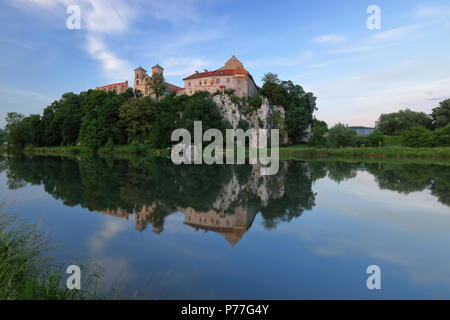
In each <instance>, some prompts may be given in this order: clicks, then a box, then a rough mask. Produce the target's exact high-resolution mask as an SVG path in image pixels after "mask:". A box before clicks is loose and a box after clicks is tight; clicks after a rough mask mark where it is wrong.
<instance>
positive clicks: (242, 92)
mask: <svg viewBox="0 0 450 320" xmlns="http://www.w3.org/2000/svg"><path fill="white" fill-rule="evenodd" d="M183 81H184V89H183V90H182V91H181V90H180V91H179V92H178V94H186V95H193V94H194V93H196V92H198V91H208V92H210V93H215V92H217V91H221V92H224V91H225V90H233V91H234V95H235V96H237V97H240V98H245V97H252V96H254V95H255V94H256V93H257V91H258V87H257V86H256V83H255V81H254V80H253V77H252V76H251V75H250V73H249V72H248V71H247V70H246V69H245V68H244V66H243V64H242V63H241V62H240V61H239V60H238V59H237V58H236V57H235V56H233V57H232V58H231V59H230V60H228V61H227V62H226V63H225V65H224V66H223V67H222V68H220V69H217V70H215V71H208V70H205V72H196V73H194V74H192V75H190V76H189V77H187V78H184V79H183Z"/></svg>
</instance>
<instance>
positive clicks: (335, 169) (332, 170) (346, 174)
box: [327, 161, 357, 183]
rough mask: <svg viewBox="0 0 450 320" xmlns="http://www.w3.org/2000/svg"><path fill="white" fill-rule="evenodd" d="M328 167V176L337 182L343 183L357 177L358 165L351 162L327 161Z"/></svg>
mask: <svg viewBox="0 0 450 320" xmlns="http://www.w3.org/2000/svg"><path fill="white" fill-rule="evenodd" d="M327 169H328V177H329V178H330V179H331V180H333V181H336V182H337V183H341V182H343V181H345V180H349V179H353V178H355V177H356V172H357V170H356V169H357V165H356V164H355V163H349V162H342V161H332V162H329V163H327Z"/></svg>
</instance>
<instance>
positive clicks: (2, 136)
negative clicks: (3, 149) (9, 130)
mask: <svg viewBox="0 0 450 320" xmlns="http://www.w3.org/2000/svg"><path fill="white" fill-rule="evenodd" d="M6 141H7V135H6V131H5V130H3V129H0V146H2V145H3V144H4V143H5V142H6Z"/></svg>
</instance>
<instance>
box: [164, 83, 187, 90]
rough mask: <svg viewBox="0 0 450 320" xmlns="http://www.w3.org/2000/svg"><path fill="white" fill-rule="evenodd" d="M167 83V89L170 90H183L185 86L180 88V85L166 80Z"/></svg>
mask: <svg viewBox="0 0 450 320" xmlns="http://www.w3.org/2000/svg"><path fill="white" fill-rule="evenodd" d="M165 84H166V87H167V90H169V91H172V92H177V91H180V90H183V88H180V87H179V86H176V85H174V84H171V83H168V82H165Z"/></svg>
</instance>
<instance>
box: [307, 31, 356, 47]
mask: <svg viewBox="0 0 450 320" xmlns="http://www.w3.org/2000/svg"><path fill="white" fill-rule="evenodd" d="M347 40H348V38H347V37H346V36H343V35H339V34H326V35H321V36H318V37H315V38H314V39H312V41H313V42H315V43H318V44H324V45H328V44H342V43H345V42H347Z"/></svg>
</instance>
